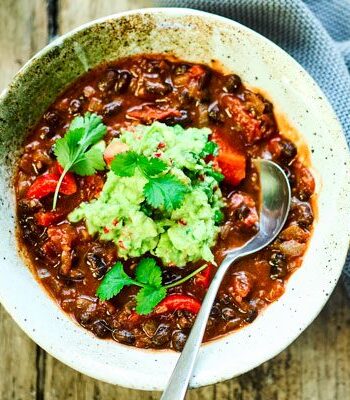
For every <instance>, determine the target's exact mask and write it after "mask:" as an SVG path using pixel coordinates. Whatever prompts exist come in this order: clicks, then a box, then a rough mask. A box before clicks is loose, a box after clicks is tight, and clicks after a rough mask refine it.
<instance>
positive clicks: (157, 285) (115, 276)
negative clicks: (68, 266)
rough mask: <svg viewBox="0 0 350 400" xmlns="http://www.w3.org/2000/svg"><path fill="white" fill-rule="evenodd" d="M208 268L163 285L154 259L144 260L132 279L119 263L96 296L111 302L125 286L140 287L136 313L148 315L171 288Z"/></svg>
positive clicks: (102, 283)
mask: <svg viewBox="0 0 350 400" xmlns="http://www.w3.org/2000/svg"><path fill="white" fill-rule="evenodd" d="M206 267H207V264H204V265H202V266H201V267H199V268H197V269H196V270H195V271H193V272H192V273H190V274H189V275H187V276H185V277H184V278H182V279H179V280H178V281H176V282H174V283H171V284H168V285H163V284H162V271H161V268H160V267H159V266H158V265H157V263H156V261H155V260H154V259H153V258H143V259H142V260H141V261H140V262H139V264H138V266H137V267H136V270H135V278H131V277H130V276H129V275H128V274H127V273H126V272H125V271H124V268H123V264H122V263H121V262H120V261H118V262H117V263H116V264H115V265H114V266H113V267H112V268H111V269H110V270H109V271H108V272H107V274H106V275H105V277H104V278H103V280H102V282H101V284H100V286H99V287H98V289H97V291H96V295H97V297H98V298H99V299H100V300H103V301H105V300H110V299H111V298H112V297H114V296H117V295H118V294H119V293H120V292H121V290H122V289H123V288H124V287H125V286H131V285H135V286H139V287H140V290H139V292H138V293H137V295H136V312H137V313H138V314H140V315H146V314H149V313H150V312H152V310H153V309H154V307H156V306H157V304H159V303H160V302H161V301H162V300H163V299H164V298H165V296H166V294H167V290H168V289H169V288H171V287H175V286H178V285H181V284H182V283H184V282H186V281H188V280H189V279H191V278H192V277H193V276H195V275H196V274H198V273H199V272H200V271H202V270H203V269H204V268H206Z"/></svg>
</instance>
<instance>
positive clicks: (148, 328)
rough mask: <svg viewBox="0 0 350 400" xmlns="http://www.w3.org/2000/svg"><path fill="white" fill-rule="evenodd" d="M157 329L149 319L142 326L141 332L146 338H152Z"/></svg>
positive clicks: (155, 323) (154, 322)
mask: <svg viewBox="0 0 350 400" xmlns="http://www.w3.org/2000/svg"><path fill="white" fill-rule="evenodd" d="M157 328H158V324H157V322H156V321H154V320H153V319H149V320H147V321H145V322H144V323H143V324H142V330H143V331H144V332H145V334H146V335H147V336H148V337H152V336H154V334H155V333H156V331H157Z"/></svg>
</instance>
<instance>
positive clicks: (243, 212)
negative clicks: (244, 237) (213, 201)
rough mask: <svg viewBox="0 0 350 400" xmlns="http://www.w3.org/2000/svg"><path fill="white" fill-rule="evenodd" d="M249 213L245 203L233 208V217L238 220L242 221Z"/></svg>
mask: <svg viewBox="0 0 350 400" xmlns="http://www.w3.org/2000/svg"><path fill="white" fill-rule="evenodd" d="M249 214H250V209H249V207H247V206H246V205H245V204H242V205H241V206H240V207H238V208H237V209H236V210H235V217H236V218H237V219H238V220H239V221H244V220H245V219H246V218H247V217H248V216H249Z"/></svg>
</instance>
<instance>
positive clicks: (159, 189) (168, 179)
mask: <svg viewBox="0 0 350 400" xmlns="http://www.w3.org/2000/svg"><path fill="white" fill-rule="evenodd" d="M143 192H144V195H145V198H146V200H147V202H148V203H149V204H150V205H151V206H152V207H154V208H160V207H164V208H165V209H166V210H167V211H173V210H175V209H177V208H179V207H180V206H181V204H182V202H183V200H184V197H185V194H186V193H188V187H187V186H186V185H185V184H184V183H182V182H181V181H180V180H179V179H178V178H176V177H175V176H174V175H171V174H169V173H168V174H166V175H163V176H160V177H158V178H152V179H150V180H149V182H148V183H146V185H145V187H144V188H143Z"/></svg>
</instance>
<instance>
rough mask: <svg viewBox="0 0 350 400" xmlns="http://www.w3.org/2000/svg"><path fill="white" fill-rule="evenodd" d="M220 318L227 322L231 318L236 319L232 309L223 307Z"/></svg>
mask: <svg viewBox="0 0 350 400" xmlns="http://www.w3.org/2000/svg"><path fill="white" fill-rule="evenodd" d="M221 315H222V318H223V319H224V320H226V321H229V320H230V319H232V318H235V317H236V313H235V311H234V310H233V309H232V308H229V307H225V308H223V309H222V311H221Z"/></svg>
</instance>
